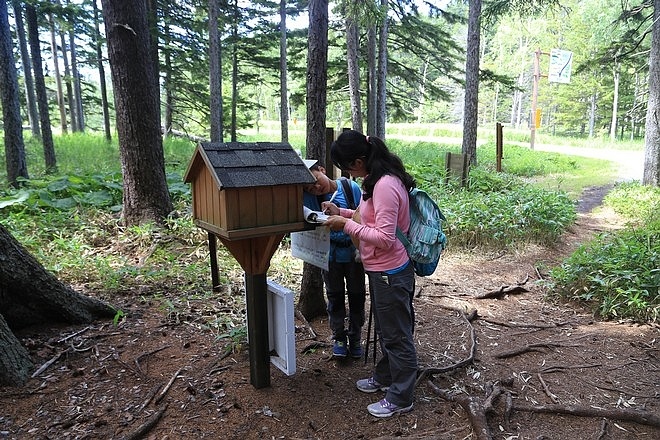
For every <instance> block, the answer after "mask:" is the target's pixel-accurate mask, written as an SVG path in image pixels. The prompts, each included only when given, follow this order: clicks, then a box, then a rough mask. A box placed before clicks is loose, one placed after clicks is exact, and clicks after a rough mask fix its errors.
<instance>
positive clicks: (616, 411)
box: [512, 404, 660, 428]
mask: <svg viewBox="0 0 660 440" xmlns="http://www.w3.org/2000/svg"><path fill="white" fill-rule="evenodd" d="M512 409H513V410H514V411H526V412H534V413H549V414H569V415H572V416H578V417H597V418H600V417H604V418H606V419H610V420H622V421H625V422H635V423H639V424H641V425H649V426H654V427H656V428H660V416H659V415H657V414H653V413H650V412H647V411H641V410H632V409H624V408H612V409H607V408H595V407H593V406H589V407H585V406H575V405H534V406H527V405H516V404H514V405H513V407H512Z"/></svg>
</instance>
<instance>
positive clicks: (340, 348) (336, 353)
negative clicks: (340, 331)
mask: <svg viewBox="0 0 660 440" xmlns="http://www.w3.org/2000/svg"><path fill="white" fill-rule="evenodd" d="M347 355H348V347H346V341H338V340H336V341H335V345H334V346H333V347H332V356H333V357H336V358H345V357H346V356H347Z"/></svg>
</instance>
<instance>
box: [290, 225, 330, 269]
mask: <svg viewBox="0 0 660 440" xmlns="http://www.w3.org/2000/svg"><path fill="white" fill-rule="evenodd" d="M291 255H292V256H294V257H296V258H300V259H301V260H303V261H305V262H307V263H309V264H313V265H314V266H316V267H320V268H321V269H323V270H328V260H329V258H330V229H329V228H327V227H320V228H316V229H314V230H311V231H302V232H292V233H291Z"/></svg>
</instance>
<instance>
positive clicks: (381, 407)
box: [367, 399, 413, 417]
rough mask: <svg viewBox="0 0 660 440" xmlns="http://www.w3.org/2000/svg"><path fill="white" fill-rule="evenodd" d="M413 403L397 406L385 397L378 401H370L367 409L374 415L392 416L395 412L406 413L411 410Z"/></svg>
mask: <svg viewBox="0 0 660 440" xmlns="http://www.w3.org/2000/svg"><path fill="white" fill-rule="evenodd" d="M412 407H413V404H412V403H411V404H410V405H409V406H398V405H395V404H393V403H390V402H388V401H387V399H382V400H381V401H379V402H376V403H372V404H371V405H369V406H367V411H369V414H371V415H372V416H374V417H392V416H393V415H394V414H397V413H406V412H408V411H411V410H412Z"/></svg>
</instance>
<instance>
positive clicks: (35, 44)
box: [25, 3, 57, 171]
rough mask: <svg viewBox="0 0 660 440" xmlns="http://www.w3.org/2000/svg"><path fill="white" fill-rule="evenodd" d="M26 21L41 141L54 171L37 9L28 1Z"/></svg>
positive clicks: (54, 161)
mask: <svg viewBox="0 0 660 440" xmlns="http://www.w3.org/2000/svg"><path fill="white" fill-rule="evenodd" d="M25 23H26V24H27V28H28V42H29V44H30V55H31V56H32V71H33V73H34V87H35V91H36V92H37V107H38V108H39V123H40V125H41V142H42V144H43V147H44V162H45V163H46V169H47V170H49V171H54V170H56V169H57V159H56V158H55V143H54V142H53V130H52V127H51V126H50V111H49V110H48V94H47V91H46V80H45V79H44V69H43V60H42V58H41V44H40V42H39V23H38V21H37V10H36V8H35V6H33V5H31V4H27V3H26V5H25Z"/></svg>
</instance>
